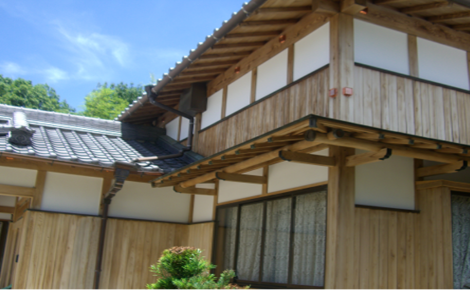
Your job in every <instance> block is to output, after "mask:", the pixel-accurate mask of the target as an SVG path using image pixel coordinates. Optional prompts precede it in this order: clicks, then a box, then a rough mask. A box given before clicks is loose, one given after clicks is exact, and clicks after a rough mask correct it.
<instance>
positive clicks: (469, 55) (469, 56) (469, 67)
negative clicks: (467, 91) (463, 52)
mask: <svg viewBox="0 0 470 290" xmlns="http://www.w3.org/2000/svg"><path fill="white" fill-rule="evenodd" d="M467 69H468V86H469V87H470V51H467Z"/></svg>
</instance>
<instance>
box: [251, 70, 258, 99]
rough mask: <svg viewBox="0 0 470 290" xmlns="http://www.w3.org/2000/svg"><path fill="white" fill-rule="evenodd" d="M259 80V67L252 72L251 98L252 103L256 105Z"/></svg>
mask: <svg viewBox="0 0 470 290" xmlns="http://www.w3.org/2000/svg"><path fill="white" fill-rule="evenodd" d="M257 78H258V67H255V68H253V70H252V71H251V96H250V103H254V102H255V101H256V85H257Z"/></svg>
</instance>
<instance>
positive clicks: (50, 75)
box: [42, 67, 69, 83]
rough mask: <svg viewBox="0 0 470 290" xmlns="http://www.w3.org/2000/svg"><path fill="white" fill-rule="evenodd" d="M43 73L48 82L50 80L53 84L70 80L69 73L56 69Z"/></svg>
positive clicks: (52, 68)
mask: <svg viewBox="0 0 470 290" xmlns="http://www.w3.org/2000/svg"><path fill="white" fill-rule="evenodd" d="M42 73H43V74H44V76H45V78H46V80H48V81H49V82H51V83H55V82H58V81H61V80H66V79H68V78H69V76H68V74H67V72H65V71H63V70H61V69H59V68H56V67H51V68H48V69H45V70H44V71H43V72H42Z"/></svg>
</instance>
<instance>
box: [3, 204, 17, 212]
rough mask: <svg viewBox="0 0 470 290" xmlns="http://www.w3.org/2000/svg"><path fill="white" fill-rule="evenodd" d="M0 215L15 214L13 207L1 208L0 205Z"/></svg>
mask: <svg viewBox="0 0 470 290" xmlns="http://www.w3.org/2000/svg"><path fill="white" fill-rule="evenodd" d="M0 213H10V214H14V213H15V207H14V206H1V205H0Z"/></svg>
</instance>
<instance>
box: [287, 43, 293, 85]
mask: <svg viewBox="0 0 470 290" xmlns="http://www.w3.org/2000/svg"><path fill="white" fill-rule="evenodd" d="M294 52H295V50H294V44H291V45H289V48H288V50H287V84H290V83H292V82H293V81H294Z"/></svg>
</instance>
